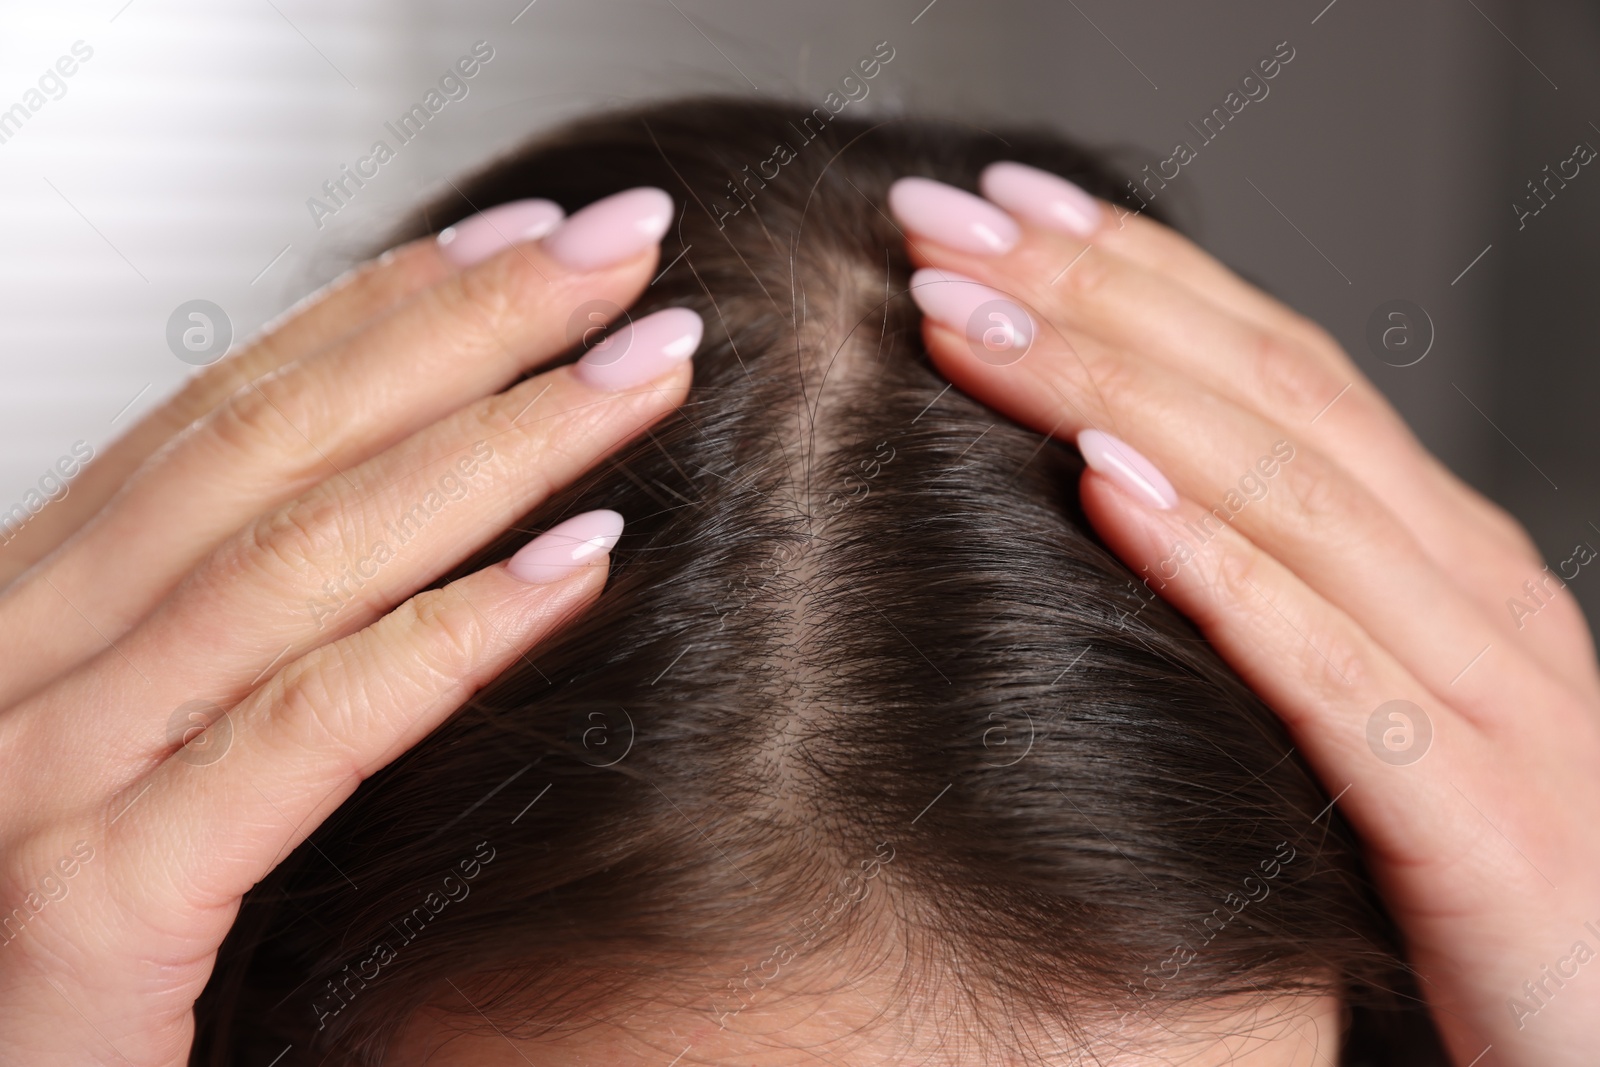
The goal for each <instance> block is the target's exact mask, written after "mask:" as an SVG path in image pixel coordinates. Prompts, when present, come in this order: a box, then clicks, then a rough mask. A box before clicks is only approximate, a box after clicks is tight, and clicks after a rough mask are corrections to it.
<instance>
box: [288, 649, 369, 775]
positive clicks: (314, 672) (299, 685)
mask: <svg viewBox="0 0 1600 1067" xmlns="http://www.w3.org/2000/svg"><path fill="white" fill-rule="evenodd" d="M346 673H347V671H346V664H345V663H344V648H343V647H342V646H341V645H328V646H325V647H323V648H320V649H317V650H316V651H314V652H311V653H309V654H307V655H306V656H304V657H302V658H301V659H299V660H297V661H295V662H294V663H291V664H289V665H288V666H287V667H285V668H284V669H283V670H282V671H281V672H279V674H278V676H277V678H276V679H274V681H273V684H274V686H275V687H276V688H277V693H276V699H275V700H274V701H273V705H274V706H273V712H272V715H273V718H274V720H276V721H277V722H278V723H279V724H280V725H281V727H282V728H283V729H284V730H285V731H286V732H287V734H288V736H289V738H290V739H291V741H292V742H293V744H294V745H295V747H296V748H299V749H304V750H307V751H315V752H319V753H325V754H331V755H333V756H334V757H336V758H337V759H338V760H339V762H340V763H342V764H346V765H347V766H348V767H349V771H348V773H349V774H350V775H352V776H359V774H360V770H359V769H360V767H361V764H362V758H361V751H360V748H359V737H360V730H359V724H358V723H357V721H356V719H357V715H358V709H359V708H360V707H361V706H362V705H363V703H364V702H363V701H361V700H359V699H353V697H354V694H352V693H348V692H345V691H344V687H343V686H341V685H338V684H336V683H335V681H334V680H335V679H336V678H343V677H344V676H345V675H346Z"/></svg>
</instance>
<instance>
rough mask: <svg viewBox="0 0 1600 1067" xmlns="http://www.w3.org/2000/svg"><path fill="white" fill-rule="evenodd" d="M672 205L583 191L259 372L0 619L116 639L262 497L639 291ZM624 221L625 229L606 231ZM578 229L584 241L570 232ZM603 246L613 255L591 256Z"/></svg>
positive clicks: (487, 388) (481, 385)
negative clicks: (566, 211) (497, 243)
mask: <svg viewBox="0 0 1600 1067" xmlns="http://www.w3.org/2000/svg"><path fill="white" fill-rule="evenodd" d="M671 207H672V205H671V199H670V198H669V197H667V195H666V194H665V193H662V192H660V191H659V190H632V191H630V192H627V193H622V194H618V195H617V196H614V197H611V198H608V199H607V200H604V201H600V202H599V203H597V204H594V205H590V207H589V208H586V209H584V211H582V212H579V213H578V214H576V215H574V216H573V218H572V219H570V220H568V222H567V223H566V225H565V226H564V227H563V228H561V229H558V230H557V231H556V232H555V233H554V234H552V235H551V236H550V237H549V238H547V239H546V242H545V245H544V246H536V245H524V246H518V247H516V248H513V249H511V250H509V251H506V252H503V253H501V254H499V255H496V256H494V257H493V258H491V259H490V260H489V261H487V262H486V263H484V264H482V265H480V266H478V267H476V268H473V269H471V270H468V271H466V272H464V273H462V274H460V275H456V276H453V277H452V278H450V279H449V280H448V281H446V282H444V283H442V284H440V285H438V286H435V287H433V288H432V289H429V290H426V291H425V292H423V293H421V294H419V295H418V296H417V297H416V298H414V299H413V300H412V301H410V302H409V303H407V304H405V305H403V306H402V307H400V308H399V309H397V310H396V311H394V312H393V313H391V314H390V315H388V316H386V317H384V318H382V319H380V320H379V321H377V322H375V323H373V324H371V325H370V326H369V327H368V328H367V329H365V330H363V331H361V332H360V333H359V334H357V335H355V336H352V337H350V338H347V339H345V340H344V341H341V342H338V343H337V344H335V345H334V346H333V347H331V348H329V349H328V350H326V351H324V352H322V353H318V354H315V355H313V356H310V357H307V358H306V359H303V360H300V361H297V362H295V363H293V364H290V365H289V366H287V367H284V368H281V369H280V370H278V371H276V372H274V373H273V374H271V375H269V376H268V377H266V378H265V379H262V380H260V381H258V382H252V383H251V384H250V385H249V386H247V387H246V388H244V389H243V390H241V391H239V392H238V393H236V394H235V395H234V396H233V397H232V398H230V400H229V401H228V403H227V404H225V405H224V406H222V407H221V408H219V409H217V410H216V411H215V412H213V413H212V414H211V415H210V416H208V417H207V418H206V419H204V420H202V421H201V422H200V423H197V424H196V425H195V426H193V427H192V428H191V429H190V430H189V431H187V432H186V433H185V434H183V435H182V436H181V437H179V438H178V439H177V440H175V441H173V442H171V443H170V444H169V446H168V447H167V448H165V449H164V450H163V451H162V452H161V453H160V454H158V455H157V456H155V457H153V458H152V460H151V461H150V462H149V463H148V464H147V465H146V467H144V468H142V469H141V470H140V472H139V473H138V474H137V475H136V476H135V477H134V479H133V480H132V481H131V482H130V484H129V487H128V489H127V490H125V491H124V492H123V493H122V494H121V495H120V496H119V497H118V498H117V499H116V500H114V501H112V502H111V503H110V504H109V505H108V506H107V507H106V508H105V509H104V510H103V511H102V512H101V513H100V514H99V515H97V516H96V517H95V518H94V519H93V520H92V521H91V522H90V523H89V524H88V525H87V526H85V527H84V529H83V530H81V531H80V532H79V534H78V535H77V536H75V537H74V538H73V540H72V541H71V542H70V543H69V544H68V545H66V546H64V548H63V549H62V551H61V552H59V553H58V554H57V555H56V556H54V557H52V558H51V559H50V560H49V561H47V562H46V563H45V564H44V566H42V567H41V568H39V569H38V571H36V572H35V573H33V574H30V575H29V576H28V577H27V578H25V579H24V580H23V581H22V582H19V583H17V585H16V586H14V587H13V588H12V589H11V590H8V591H7V594H6V596H5V598H4V600H0V633H5V632H8V631H9V630H14V629H16V628H17V627H19V626H20V625H21V623H20V622H19V620H22V619H26V620H27V625H28V626H29V627H39V625H40V620H51V621H54V622H59V623H60V628H61V629H63V630H68V631H70V630H72V629H77V630H79V631H80V633H81V637H80V638H79V642H80V645H81V644H82V643H88V642H91V641H103V640H111V641H115V640H116V639H117V638H118V637H119V636H120V635H121V634H122V633H124V632H126V630H127V629H128V628H129V627H130V626H132V625H133V624H134V623H135V622H136V621H137V620H138V619H139V618H141V617H142V616H143V615H144V614H145V613H147V612H148V611H149V610H150V609H151V608H152V607H153V606H154V605H155V604H156V603H157V602H158V601H159V600H160V599H161V597H162V596H164V595H165V594H166V593H167V592H168V591H169V590H170V589H171V588H172V587H173V586H174V585H175V584H176V583H177V581H178V580H179V579H180V578H181V577H182V576H183V575H184V574H185V573H187V572H188V571H189V570H190V569H191V568H192V567H193V566H194V565H195V564H196V563H197V562H198V561H199V560H200V559H201V558H203V557H204V555H205V554H206V553H207V552H209V551H210V550H211V549H213V548H214V547H215V546H216V545H217V544H219V543H220V542H221V541H222V540H223V539H224V538H226V537H227V536H228V535H230V534H232V533H233V532H234V531H235V530H238V529H239V528H241V527H242V526H244V525H245V524H246V523H247V522H249V521H250V520H251V519H253V518H254V517H255V516H257V515H259V514H261V513H262V512H263V511H264V510H266V509H268V508H270V507H273V506H275V505H277V504H279V503H282V502H284V501H286V500H290V499H293V498H294V497H295V496H297V495H299V494H300V493H302V492H305V491H306V490H307V489H309V488H310V487H311V486H313V485H315V484H317V483H318V482H321V481H323V480H324V479H327V478H330V477H331V478H338V479H343V478H346V477H347V471H348V469H349V468H350V467H351V466H353V465H355V464H357V463H359V462H361V461H362V460H364V459H366V458H367V457H369V456H371V455H372V454H374V453H376V452H378V451H380V450H381V449H383V448H386V447H388V446H389V445H391V444H393V443H394V442H396V441H398V440H401V439H403V438H404V437H405V436H406V435H408V434H410V433H413V432H415V431H416V430H418V429H420V428H421V427H423V426H425V425H427V424H429V423H431V422H433V421H435V420H437V419H439V418H441V417H443V416H444V415H446V414H448V413H449V412H451V411H453V410H455V409H457V408H459V407H460V406H461V405H463V404H465V403H468V402H470V401H472V400H475V399H477V398H479V397H481V396H483V395H485V394H487V393H489V392H492V391H493V390H495V389H498V388H501V387H503V386H504V385H505V384H506V383H508V382H509V381H511V380H513V379H514V378H516V377H517V376H518V375H519V374H520V373H522V372H524V371H525V370H527V369H528V368H529V367H531V366H534V365H536V364H538V363H540V362H542V361H544V360H546V359H548V358H550V357H552V356H554V355H556V354H558V353H559V352H561V351H563V350H565V349H567V348H569V347H571V345H572V344H573V342H574V341H575V340H576V338H575V337H573V336H572V335H571V333H570V329H571V319H572V317H573V315H574V312H575V311H578V310H581V309H582V308H583V307H585V306H604V307H610V308H620V307H621V306H622V305H625V304H627V303H631V302H632V301H633V300H634V298H635V297H636V296H637V295H638V293H639V292H640V291H642V290H643V288H644V286H645V283H646V282H647V281H648V278H649V272H650V270H651V269H652V268H653V265H654V263H655V258H656V239H657V238H658V237H659V236H660V233H661V232H663V231H664V229H665V227H666V225H667V224H669V223H670V220H671V214H672V210H671ZM597 220H598V222H599V223H602V224H604V225H605V226H606V227H609V230H602V232H601V233H600V235H599V237H600V238H601V239H609V240H610V242H611V243H610V244H609V245H604V244H601V242H600V241H599V240H596V239H595V234H594V231H595V230H596V228H597V227H596V222H597ZM619 227H620V228H621V229H622V230H623V231H624V233H623V235H622V236H623V238H625V240H619V238H618V236H617V234H616V233H615V232H613V231H615V230H617V229H618V228H619ZM574 233H576V234H577V235H578V237H579V241H578V242H577V243H576V244H575V243H574V242H573V241H572V240H562V238H567V237H570V235H571V234H574ZM597 245H599V246H600V249H601V250H602V251H605V252H608V253H609V254H610V256H609V257H602V258H606V260H607V262H609V263H610V265H609V266H606V265H598V264H596V263H594V262H593V257H594V256H595V254H596V253H595V252H594V248H595V246H597ZM611 257H614V258H611ZM573 262H577V263H579V264H581V265H582V269H579V268H575V267H572V266H569V265H567V264H570V263H573ZM130 558H131V559H138V560H139V561H140V565H139V567H138V568H137V570H135V571H132V572H129V570H128V569H127V568H126V567H125V566H124V564H123V562H122V561H124V560H127V559H130ZM23 609H26V610H23ZM91 633H92V634H93V635H94V636H93V637H91V636H90V634H91ZM58 661H59V657H58Z"/></svg>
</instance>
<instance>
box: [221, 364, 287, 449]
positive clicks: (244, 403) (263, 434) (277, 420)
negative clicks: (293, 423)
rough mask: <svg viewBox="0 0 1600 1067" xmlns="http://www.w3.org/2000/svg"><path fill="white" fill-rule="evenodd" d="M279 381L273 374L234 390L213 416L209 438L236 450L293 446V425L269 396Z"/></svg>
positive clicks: (226, 447)
mask: <svg viewBox="0 0 1600 1067" xmlns="http://www.w3.org/2000/svg"><path fill="white" fill-rule="evenodd" d="M276 381H277V379H276V378H270V377H269V378H267V379H263V380H261V381H258V382H251V383H249V384H247V385H243V386H240V387H239V388H238V389H236V390H234V392H233V394H232V395H231V396H229V397H228V399H227V400H226V401H225V402H224V403H223V404H222V405H221V406H220V407H218V408H217V410H216V413H215V414H214V415H213V416H212V417H211V420H210V423H209V425H208V427H207V429H208V431H209V433H208V437H209V439H210V440H211V441H214V442H215V443H217V444H220V445H221V446H223V447H224V448H225V449H228V450H230V451H233V452H268V451H274V450H277V449H279V448H282V447H286V446H290V445H291V441H290V438H291V437H292V436H293V430H292V427H290V425H289V422H288V420H287V419H286V418H285V417H284V415H283V412H282V409H281V407H280V405H278V404H276V403H274V401H273V399H272V398H271V397H270V396H269V391H275V388H276V387H275V382H276Z"/></svg>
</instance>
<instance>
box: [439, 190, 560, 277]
mask: <svg viewBox="0 0 1600 1067" xmlns="http://www.w3.org/2000/svg"><path fill="white" fill-rule="evenodd" d="M565 218H566V212H564V211H562V210H561V205H560V204H557V203H556V202H555V201H553V200H542V199H533V200H513V201H511V202H509V203H505V204H497V205H495V206H494V207H491V208H487V209H485V210H483V211H480V212H478V213H477V214H476V215H472V216H470V217H468V218H465V219H462V220H461V221H460V222H458V223H456V224H455V225H453V226H447V227H445V228H444V229H443V230H441V231H439V235H438V237H436V238H435V241H436V242H437V245H438V249H439V254H440V255H441V256H443V257H444V258H445V259H446V260H447V261H448V262H449V263H451V264H452V265H454V266H456V267H460V268H465V267H471V266H475V265H476V264H479V263H482V262H483V261H484V260H486V259H488V258H489V257H490V256H493V255H494V254H495V253H497V252H502V251H504V250H505V249H507V248H510V247H512V246H513V245H517V244H522V243H525V242H529V241H537V240H539V239H540V238H542V237H544V236H545V235H547V234H549V233H551V232H552V231H554V230H555V228H556V227H557V226H559V225H560V224H561V222H562V220H563V219H565Z"/></svg>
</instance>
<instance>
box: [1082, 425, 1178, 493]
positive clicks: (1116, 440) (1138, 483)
mask: <svg viewBox="0 0 1600 1067" xmlns="http://www.w3.org/2000/svg"><path fill="white" fill-rule="evenodd" d="M1078 451H1079V452H1082V453H1083V461H1084V462H1085V463H1087V464H1088V465H1089V468H1090V469H1091V470H1093V471H1095V472H1096V473H1098V474H1103V475H1105V476H1106V477H1107V478H1110V479H1111V480H1112V481H1114V482H1116V483H1117V485H1118V486H1120V487H1121V488H1123V489H1126V490H1127V491H1128V492H1130V493H1132V494H1133V495H1134V496H1135V497H1137V498H1138V499H1139V500H1141V501H1143V502H1144V503H1146V504H1149V505H1150V506H1151V507H1154V508H1158V509H1159V510H1161V511H1167V510H1169V509H1171V508H1175V507H1177V506H1178V492H1177V490H1175V489H1173V488H1172V483H1171V482H1169V481H1167V476H1166V475H1164V474H1162V473H1161V472H1160V471H1158V470H1156V465H1155V464H1154V463H1151V462H1150V461H1149V460H1148V459H1145V458H1144V456H1142V455H1140V454H1139V453H1138V452H1137V451H1135V450H1134V447H1133V446H1132V445H1130V444H1128V442H1126V441H1124V440H1123V439H1122V438H1120V437H1113V436H1111V435H1110V434H1108V433H1106V432H1105V431H1104V430H1084V431H1082V432H1081V433H1079V434H1078Z"/></svg>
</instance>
